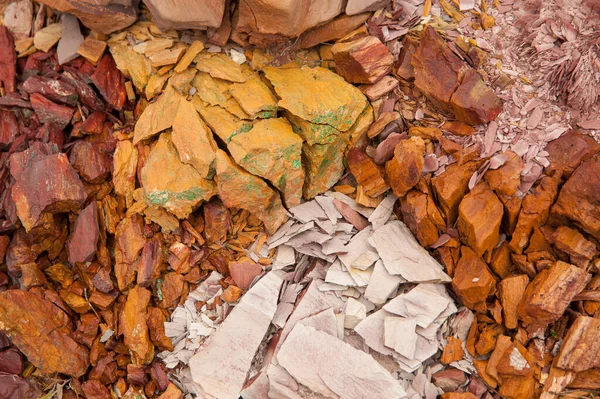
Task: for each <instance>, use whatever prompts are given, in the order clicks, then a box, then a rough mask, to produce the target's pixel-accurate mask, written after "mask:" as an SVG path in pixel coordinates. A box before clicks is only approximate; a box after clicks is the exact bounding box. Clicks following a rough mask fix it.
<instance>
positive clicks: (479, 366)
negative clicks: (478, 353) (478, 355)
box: [473, 359, 498, 389]
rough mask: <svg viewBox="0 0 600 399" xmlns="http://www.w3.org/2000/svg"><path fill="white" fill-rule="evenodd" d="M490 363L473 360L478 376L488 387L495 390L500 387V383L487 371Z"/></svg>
mask: <svg viewBox="0 0 600 399" xmlns="http://www.w3.org/2000/svg"><path fill="white" fill-rule="evenodd" d="M488 364H489V362H488V361H487V360H479V359H473V365H474V366H475V369H476V370H477V375H478V376H479V377H480V378H481V379H482V380H483V382H485V384H486V385H487V386H489V387H490V388H492V389H494V388H496V387H497V386H498V381H496V379H495V378H494V377H492V376H491V375H489V374H488V372H487V371H486V369H487V366H488Z"/></svg>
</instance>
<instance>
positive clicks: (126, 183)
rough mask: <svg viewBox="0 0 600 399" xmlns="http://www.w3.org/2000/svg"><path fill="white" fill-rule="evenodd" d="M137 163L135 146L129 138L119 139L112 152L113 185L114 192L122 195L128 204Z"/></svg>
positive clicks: (132, 189)
mask: <svg viewBox="0 0 600 399" xmlns="http://www.w3.org/2000/svg"><path fill="white" fill-rule="evenodd" d="M137 164H138V150H137V148H135V146H134V145H133V144H132V143H131V141H129V140H122V141H119V142H118V143H117V148H116V150H115V152H114V154H113V185H114V187H115V193H117V194H119V195H122V196H124V197H125V198H126V199H127V203H128V204H130V203H132V202H133V191H134V190H135V175H136V173H137Z"/></svg>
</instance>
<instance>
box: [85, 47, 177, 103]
mask: <svg viewBox="0 0 600 399" xmlns="http://www.w3.org/2000/svg"><path fill="white" fill-rule="evenodd" d="M84 43H85V42H84ZM110 53H111V54H112V56H113V57H114V60H115V63H116V64H117V68H119V70H120V71H121V73H123V74H124V75H125V76H127V77H129V78H131V81H132V82H133V85H134V86H135V87H136V88H137V89H138V90H140V91H142V90H144V88H145V87H146V85H147V84H148V82H149V79H150V75H152V63H151V62H150V60H149V59H148V58H146V57H144V56H143V55H142V54H139V53H137V52H135V51H134V50H133V48H132V47H131V46H128V45H124V44H111V46H110ZM100 55H102V54H100ZM164 76H165V79H166V77H168V75H164ZM148 99H150V98H148Z"/></svg>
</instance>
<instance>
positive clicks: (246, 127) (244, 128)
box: [227, 123, 253, 143]
mask: <svg viewBox="0 0 600 399" xmlns="http://www.w3.org/2000/svg"><path fill="white" fill-rule="evenodd" d="M252 127H253V126H252V124H251V123H243V124H242V126H241V127H240V128H239V129H238V130H236V131H235V132H233V133H231V135H229V137H228V138H227V143H230V142H231V139H232V138H234V137H235V136H237V135H238V134H242V133H247V132H249V131H250V130H252Z"/></svg>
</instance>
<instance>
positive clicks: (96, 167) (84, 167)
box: [69, 140, 112, 184]
mask: <svg viewBox="0 0 600 399" xmlns="http://www.w3.org/2000/svg"><path fill="white" fill-rule="evenodd" d="M69 161H71V165H73V168H75V170H76V171H77V172H79V176H81V178H82V179H83V180H85V181H86V182H88V183H94V184H97V183H102V182H103V181H105V180H106V179H107V178H108V177H109V176H110V172H111V170H112V159H111V158H110V157H109V156H108V155H107V154H105V153H104V152H101V151H99V150H98V148H97V145H94V144H92V143H89V142H87V141H83V140H78V141H76V142H75V145H74V146H73V148H72V149H71V153H70V154H69Z"/></svg>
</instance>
